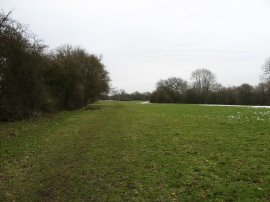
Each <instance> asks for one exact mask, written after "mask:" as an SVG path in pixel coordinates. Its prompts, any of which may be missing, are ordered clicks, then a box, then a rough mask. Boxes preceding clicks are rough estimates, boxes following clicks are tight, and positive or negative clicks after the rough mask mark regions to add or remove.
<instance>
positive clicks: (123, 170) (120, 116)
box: [0, 102, 270, 201]
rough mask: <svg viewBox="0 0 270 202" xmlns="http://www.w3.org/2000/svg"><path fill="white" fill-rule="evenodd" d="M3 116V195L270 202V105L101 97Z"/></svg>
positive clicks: (0, 180) (35, 198)
mask: <svg viewBox="0 0 270 202" xmlns="http://www.w3.org/2000/svg"><path fill="white" fill-rule="evenodd" d="M95 108H100V109H99V110H79V111H73V112H62V113H59V114H57V115H56V116H55V117H53V118H49V117H47V118H42V119H40V120H35V121H33V120H32V121H31V120H27V121H20V122H15V123H1V124H0V141H1V142H0V161H1V165H0V201H14V200H16V201H127V200H129V201H202V200H215V201H270V112H269V111H270V110H269V109H250V108H232V107H229V108H226V107H205V106H198V105H173V104H149V105H141V104H139V103H138V102H101V103H98V104H97V105H96V107H95Z"/></svg>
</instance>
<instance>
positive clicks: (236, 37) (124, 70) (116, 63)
mask: <svg viewBox="0 0 270 202" xmlns="http://www.w3.org/2000/svg"><path fill="white" fill-rule="evenodd" d="M0 7H1V8H3V9H4V11H5V12H7V11H9V10H13V14H12V16H13V17H14V18H15V19H16V20H18V21H20V22H22V23H24V24H28V25H29V28H30V30H31V31H32V32H34V33H35V34H37V35H38V37H39V38H40V39H42V40H44V42H45V43H46V44H47V45H49V46H50V48H55V47H57V46H59V45H63V44H66V43H69V44H72V45H80V46H81V47H83V48H85V49H86V50H88V52H90V53H94V54H98V55H101V54H102V55H103V62H104V64H105V65H106V68H107V70H108V71H109V72H110V76H111V79H112V86H113V87H117V88H119V89H125V90H127V91H128V92H132V91H135V90H138V91H152V90H154V88H155V83H156V82H157V81H158V80H159V79H166V78H168V77H171V76H177V77H181V78H183V79H186V80H189V79H190V74H191V72H192V71H193V70H195V69H197V68H208V69H209V70H211V71H212V72H214V73H215V74H216V75H217V80H218V82H220V83H221V84H223V85H225V86H228V85H239V84H241V83H244V82H247V83H250V84H253V85H255V84H257V83H258V82H259V77H260V74H261V73H262V70H261V67H262V65H263V63H264V61H265V59H266V58H267V57H269V56H270V0H203V1H202V0H0Z"/></svg>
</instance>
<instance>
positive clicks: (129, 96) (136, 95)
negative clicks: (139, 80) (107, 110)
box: [107, 90, 151, 101]
mask: <svg viewBox="0 0 270 202" xmlns="http://www.w3.org/2000/svg"><path fill="white" fill-rule="evenodd" d="M111 94H112V95H111V96H108V97H107V99H110V100H117V101H132V100H150V96H151V93H150V92H144V93H140V92H138V91H135V92H133V93H127V92H126V91H125V90H113V91H112V93H111Z"/></svg>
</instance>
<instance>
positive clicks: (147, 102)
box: [141, 101, 150, 105]
mask: <svg viewBox="0 0 270 202" xmlns="http://www.w3.org/2000/svg"><path fill="white" fill-rule="evenodd" d="M141 104H143V105H144V104H150V102H149V101H146V102H141Z"/></svg>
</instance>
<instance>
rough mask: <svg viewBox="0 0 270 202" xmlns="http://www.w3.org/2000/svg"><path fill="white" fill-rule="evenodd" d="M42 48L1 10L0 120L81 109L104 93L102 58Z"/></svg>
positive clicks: (106, 79) (105, 78)
mask: <svg viewBox="0 0 270 202" xmlns="http://www.w3.org/2000/svg"><path fill="white" fill-rule="evenodd" d="M63 34H64V33H63ZM46 47H47V46H46V45H44V44H43V43H41V41H40V40H37V39H36V37H35V35H34V34H32V33H31V32H30V31H29V30H28V29H27V27H26V26H24V25H22V24H20V23H19V22H17V21H15V20H14V19H12V18H11V17H10V16H9V14H4V13H0V121H6V120H15V119H23V118H27V117H30V116H38V115H39V114H41V113H47V112H48V113H51V112H54V111H57V110H72V109H77V108H81V107H83V106H85V105H87V104H88V103H91V102H94V101H95V100H97V99H98V98H99V96H101V95H102V94H104V93H107V92H108V90H109V81H110V79H109V75H108V72H107V71H106V70H105V68H104V65H103V64H102V62H101V57H97V56H96V55H92V54H89V53H87V52H86V51H85V50H84V49H82V48H78V47H76V48H74V47H72V46H69V45H64V46H61V47H59V48H57V49H56V50H54V51H48V49H47V48H46Z"/></svg>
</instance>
